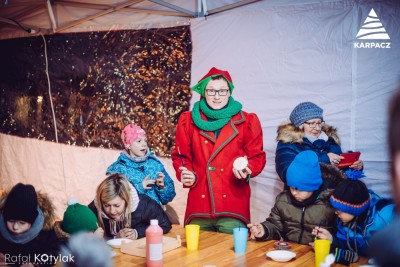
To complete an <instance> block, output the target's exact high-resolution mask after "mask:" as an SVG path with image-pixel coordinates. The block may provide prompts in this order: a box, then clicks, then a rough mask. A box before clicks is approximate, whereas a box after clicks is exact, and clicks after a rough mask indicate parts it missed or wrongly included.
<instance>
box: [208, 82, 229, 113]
mask: <svg viewBox="0 0 400 267" xmlns="http://www.w3.org/2000/svg"><path fill="white" fill-rule="evenodd" d="M225 93H226V95H220V94H225ZM210 94H211V95H210ZM230 95H231V94H230V90H229V85H228V82H227V81H225V79H224V78H221V79H218V80H210V81H209V82H208V83H207V86H206V89H205V92H204V97H205V99H206V102H207V104H208V106H209V107H210V108H212V109H215V110H219V109H221V108H223V107H225V106H226V104H228V101H229V96H230Z"/></svg>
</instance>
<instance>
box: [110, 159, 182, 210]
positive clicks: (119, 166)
mask: <svg viewBox="0 0 400 267" xmlns="http://www.w3.org/2000/svg"><path fill="white" fill-rule="evenodd" d="M159 172H162V173H163V174H164V188H162V189H160V188H158V186H156V185H151V187H152V188H151V189H144V188H143V185H142V181H143V180H144V179H145V178H146V176H147V175H150V177H149V179H150V180H155V179H157V178H158V173H159ZM113 173H119V174H123V175H125V176H126V178H127V179H128V180H129V181H130V182H131V183H132V184H133V186H134V187H135V188H136V190H137V191H138V193H139V194H145V195H147V196H149V197H151V198H152V199H154V200H155V201H157V203H160V204H163V205H165V204H167V203H168V202H170V201H171V200H172V199H173V198H174V197H175V195H176V193H175V187H174V181H172V179H171V177H170V176H169V174H168V173H167V171H166V170H165V168H164V165H163V164H162V163H161V161H160V160H159V159H157V158H156V156H155V155H154V153H153V152H148V155H147V159H146V160H145V161H143V162H135V161H133V160H132V158H131V156H130V155H128V154H127V153H126V152H124V153H121V154H120V156H119V157H118V159H117V161H115V162H114V163H113V164H111V166H110V167H108V169H107V173H106V174H107V175H110V174H113Z"/></svg>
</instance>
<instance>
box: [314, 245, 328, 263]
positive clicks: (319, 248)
mask: <svg viewBox="0 0 400 267" xmlns="http://www.w3.org/2000/svg"><path fill="white" fill-rule="evenodd" d="M330 249H331V241H329V240H324V239H317V240H315V241H314V251H315V267H319V266H320V264H321V262H323V261H324V260H325V258H326V256H328V255H329V251H330Z"/></svg>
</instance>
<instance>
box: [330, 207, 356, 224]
mask: <svg viewBox="0 0 400 267" xmlns="http://www.w3.org/2000/svg"><path fill="white" fill-rule="evenodd" d="M335 214H336V215H337V216H338V218H339V219H340V220H341V221H342V222H343V223H344V224H347V223H349V222H351V221H352V220H353V219H354V215H353V214H350V213H347V212H341V211H340V210H336V211H335Z"/></svg>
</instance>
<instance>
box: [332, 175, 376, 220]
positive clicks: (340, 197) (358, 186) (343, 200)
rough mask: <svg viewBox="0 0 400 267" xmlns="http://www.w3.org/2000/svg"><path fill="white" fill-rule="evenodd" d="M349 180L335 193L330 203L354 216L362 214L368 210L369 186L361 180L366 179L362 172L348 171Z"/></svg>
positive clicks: (339, 186) (336, 189)
mask: <svg viewBox="0 0 400 267" xmlns="http://www.w3.org/2000/svg"><path fill="white" fill-rule="evenodd" d="M346 175H347V178H348V179H346V180H344V181H342V182H341V183H340V184H338V186H337V187H336V188H335V190H334V191H333V194H332V195H331V198H330V202H331V204H332V206H333V208H334V209H336V210H339V211H341V212H346V213H349V214H352V215H354V216H358V215H360V214H362V213H363V212H364V211H365V210H366V209H368V207H369V204H370V195H369V191H368V188H367V186H366V185H365V184H364V183H363V182H361V181H360V180H359V179H360V178H363V177H364V174H363V172H362V171H358V170H348V171H346Z"/></svg>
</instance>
